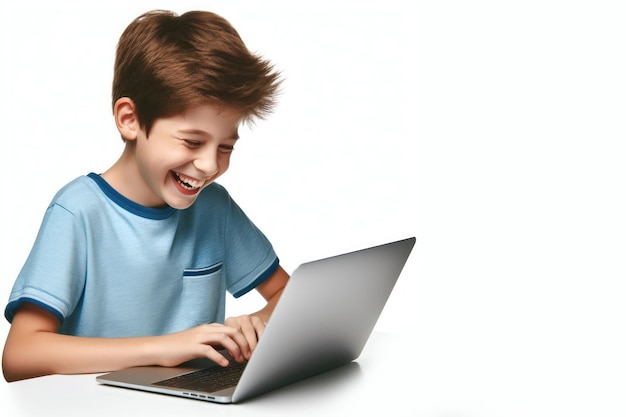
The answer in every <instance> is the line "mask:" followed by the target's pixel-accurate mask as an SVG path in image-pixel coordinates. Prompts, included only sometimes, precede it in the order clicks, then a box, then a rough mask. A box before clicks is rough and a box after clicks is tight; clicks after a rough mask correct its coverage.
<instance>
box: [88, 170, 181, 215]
mask: <svg viewBox="0 0 626 417" xmlns="http://www.w3.org/2000/svg"><path fill="white" fill-rule="evenodd" d="M87 176H88V177H89V178H91V179H92V180H94V181H95V182H96V184H98V186H99V187H100V189H101V190H102V192H103V193H104V194H105V195H106V196H107V197H108V198H109V199H110V200H111V201H113V202H114V203H115V204H117V205H118V206H120V207H121V208H123V209H124V210H126V211H129V212H131V213H133V214H136V215H137V216H141V217H144V218H146V219H153V220H163V219H167V218H169V217H171V216H172V215H173V214H174V213H175V212H176V209H175V208H173V207H169V206H167V207H161V208H154V207H146V206H142V205H141V204H137V203H135V202H134V201H132V200H129V199H128V198H126V197H124V196H123V195H122V194H120V193H119V192H117V191H116V190H115V189H114V188H113V187H111V185H110V184H109V183H108V182H106V181H105V180H104V178H102V177H101V176H100V175H98V174H95V173H93V172H90V173H89V174H87Z"/></svg>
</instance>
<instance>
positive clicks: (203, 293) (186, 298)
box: [182, 262, 225, 326]
mask: <svg viewBox="0 0 626 417" xmlns="http://www.w3.org/2000/svg"><path fill="white" fill-rule="evenodd" d="M182 295H183V296H182V299H183V305H184V308H183V310H184V313H183V314H184V316H185V320H186V321H188V325H189V326H196V325H198V324H203V323H214V322H223V321H224V308H225V305H224V303H225V296H224V289H223V288H222V262H219V263H216V264H214V265H211V266H208V267H205V268H186V269H184V270H183V294H182Z"/></svg>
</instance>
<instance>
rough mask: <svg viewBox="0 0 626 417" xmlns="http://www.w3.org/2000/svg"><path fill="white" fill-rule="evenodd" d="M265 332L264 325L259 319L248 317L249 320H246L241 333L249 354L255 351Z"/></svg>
mask: <svg viewBox="0 0 626 417" xmlns="http://www.w3.org/2000/svg"><path fill="white" fill-rule="evenodd" d="M264 330H265V323H263V320H261V319H260V318H259V317H256V316H250V317H249V320H246V322H245V324H244V326H242V328H241V331H242V333H243V334H244V336H245V337H246V339H247V340H248V344H249V345H250V351H251V353H252V352H253V351H254V349H256V346H257V344H258V341H259V339H260V337H261V335H262V334H263V331H264Z"/></svg>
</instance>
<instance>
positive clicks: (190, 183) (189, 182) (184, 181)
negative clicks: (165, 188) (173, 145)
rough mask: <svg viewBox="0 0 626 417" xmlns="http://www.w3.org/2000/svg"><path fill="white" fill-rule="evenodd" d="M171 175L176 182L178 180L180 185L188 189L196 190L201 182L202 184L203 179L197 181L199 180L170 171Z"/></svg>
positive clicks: (200, 185)
mask: <svg viewBox="0 0 626 417" xmlns="http://www.w3.org/2000/svg"><path fill="white" fill-rule="evenodd" d="M172 176H173V177H174V179H175V180H176V182H178V183H179V184H180V185H181V187H183V188H184V189H186V190H189V191H193V190H197V189H199V188H200V187H202V184H204V181H199V180H196V179H194V178H191V177H187V176H184V175H182V174H179V173H177V172H174V171H172Z"/></svg>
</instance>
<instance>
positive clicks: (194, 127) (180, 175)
mask: <svg viewBox="0 0 626 417" xmlns="http://www.w3.org/2000/svg"><path fill="white" fill-rule="evenodd" d="M239 121H240V114H239V113H238V112H237V111H235V110H232V109H228V108H222V107H220V106H217V105H211V104H208V105H203V106H199V107H195V108H192V109H190V110H188V111H187V112H185V113H184V114H181V115H178V116H173V117H168V118H162V119H157V120H156V121H155V122H154V124H153V125H152V129H151V130H150V136H148V137H146V133H145V131H143V130H141V131H140V132H139V134H138V135H137V138H136V141H137V143H136V148H135V162H136V168H137V170H138V172H139V175H140V176H141V180H140V181H138V182H137V183H136V185H138V187H137V188H139V189H137V190H136V191H137V192H136V193H134V198H132V197H131V200H134V201H135V202H136V203H139V204H142V205H144V206H149V207H158V206H163V205H165V204H167V205H169V206H171V207H174V208H177V209H185V208H187V207H189V206H191V205H192V204H193V202H194V201H195V200H196V197H197V196H198V193H199V192H200V190H201V189H202V188H204V187H206V186H207V185H209V184H210V183H212V182H213V181H215V180H216V179H217V178H218V177H219V176H220V175H222V174H223V173H224V172H225V171H226V170H227V169H228V165H229V162H230V156H231V154H232V152H233V149H234V145H235V143H236V141H237V139H238V138H239V135H238V133H237V129H238V127H239Z"/></svg>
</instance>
